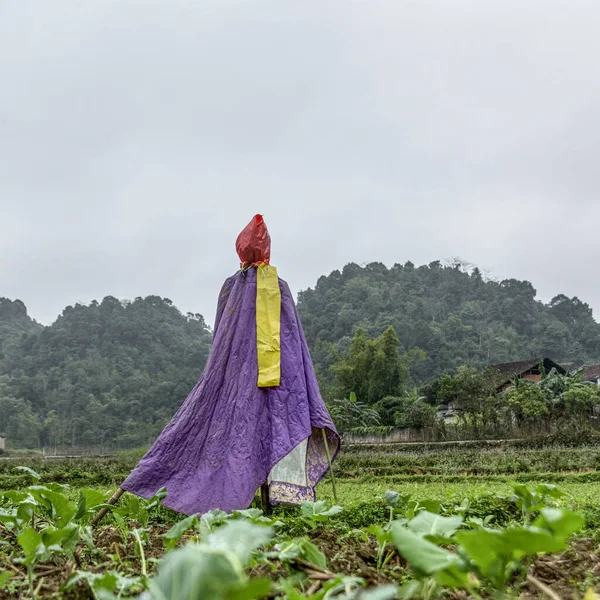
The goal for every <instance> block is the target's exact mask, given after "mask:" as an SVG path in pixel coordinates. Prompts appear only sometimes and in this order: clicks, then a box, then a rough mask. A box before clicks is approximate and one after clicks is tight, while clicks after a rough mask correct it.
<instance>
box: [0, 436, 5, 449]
mask: <svg viewBox="0 0 600 600" xmlns="http://www.w3.org/2000/svg"><path fill="white" fill-rule="evenodd" d="M5 448H6V438H3V437H0V451H2V450H5Z"/></svg>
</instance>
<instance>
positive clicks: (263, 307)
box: [96, 215, 340, 522]
mask: <svg viewBox="0 0 600 600" xmlns="http://www.w3.org/2000/svg"><path fill="white" fill-rule="evenodd" d="M270 245H271V240H270V236H269V233H268V231H267V227H266V225H265V223H264V221H263V218H262V216H261V215H256V216H255V217H254V218H253V219H252V221H251V222H250V223H249V224H248V226H247V227H246V228H245V229H244V230H243V231H242V232H241V233H240V235H239V236H238V238H237V241H236V250H237V253H238V255H239V258H240V261H241V265H240V270H239V271H238V272H237V273H236V274H235V275H233V276H232V277H230V278H229V279H227V280H226V281H225V284H224V285H223V287H222V289H221V292H220V294H219V300H218V306H217V315H216V319H215V326H214V333H213V342H212V346H211V351H210V355H209V358H208V361H207V364H206V367H205V369H204V373H203V374H202V376H201V378H200V380H199V381H198V383H197V384H196V386H195V387H194V388H193V390H192V391H191V393H190V394H189V396H188V397H187V399H186V400H185V401H184V403H183V404H182V406H181V407H180V409H179V410H178V411H177V413H176V414H175V416H174V417H173V419H172V420H171V422H170V423H169V424H168V425H167V426H166V427H165V429H164V430H163V431H162V433H161V434H160V435H159V437H158V439H157V440H156V441H155V442H154V444H153V446H152V447H151V448H150V450H149V451H148V453H147V454H146V455H145V456H144V457H143V458H142V460H141V461H140V462H139V464H138V465H137V466H136V467H135V468H134V470H133V471H132V472H131V474H130V475H129V477H127V479H126V480H125V481H124V482H123V484H122V485H121V487H120V488H119V490H118V491H117V493H116V494H115V495H114V496H113V497H112V498H111V499H110V501H109V503H114V502H116V500H117V499H118V497H119V496H120V495H121V494H122V493H123V491H128V492H131V493H133V494H136V495H138V496H141V497H143V498H151V497H152V496H153V495H155V494H156V492H157V491H158V490H159V489H161V488H163V487H164V488H166V490H167V496H166V498H165V499H164V500H163V504H164V505H165V506H167V507H169V508H171V509H173V510H176V511H178V512H180V513H184V514H187V515H192V514H197V513H204V512H207V511H209V510H213V509H221V510H224V511H226V512H230V511H232V510H242V509H245V508H248V506H250V504H251V502H252V500H253V498H254V496H255V493H256V491H257V489H259V488H261V490H262V496H263V508H268V507H269V506H270V505H271V504H277V503H288V504H301V503H302V502H303V501H305V500H312V501H314V500H315V496H316V495H315V486H316V485H317V483H318V482H319V481H320V480H321V478H322V477H323V476H324V475H325V474H326V473H327V471H328V470H331V461H332V460H333V459H334V458H335V456H336V455H337V453H338V451H339V445H340V439H339V436H338V434H337V432H336V429H335V426H334V425H333V422H332V420H331V417H330V415H329V413H328V411H327V408H326V406H325V403H324V402H323V399H322V398H321V394H320V392H319V387H318V384H317V378H316V376H315V372H314V369H313V365H312V362H311V359H310V355H309V351H308V347H307V344H306V340H305V338H304V333H303V331H302V326H301V324H300V320H299V318H298V313H297V311H296V307H295V304H294V300H293V297H292V294H291V292H290V290H289V288H288V285H287V284H286V283H285V282H284V281H282V280H281V279H279V278H278V276H277V270H276V268H275V267H273V266H272V265H270ZM332 476H333V475H332ZM332 481H333V479H332ZM334 492H335V489H334ZM103 510H105V509H103ZM103 514H104V513H102V514H98V516H97V518H96V522H97V521H98V520H99V519H100V518H101V517H102V516H103Z"/></svg>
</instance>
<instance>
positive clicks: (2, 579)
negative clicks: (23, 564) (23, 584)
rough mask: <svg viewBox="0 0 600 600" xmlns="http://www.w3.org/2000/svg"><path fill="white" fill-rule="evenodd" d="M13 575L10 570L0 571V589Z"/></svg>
mask: <svg viewBox="0 0 600 600" xmlns="http://www.w3.org/2000/svg"><path fill="white" fill-rule="evenodd" d="M13 575H14V573H13V572H12V571H0V589H1V587H2V586H3V585H4V584H5V583H6V582H7V581H8V580H9V579H10V578H11V577H12V576H13Z"/></svg>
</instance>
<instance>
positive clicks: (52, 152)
mask: <svg viewBox="0 0 600 600" xmlns="http://www.w3.org/2000/svg"><path fill="white" fill-rule="evenodd" d="M599 28H600V4H599V3H598V2H597V0H590V1H577V0H564V1H561V2H558V1H552V0H535V1H534V0H493V1H492V0H487V1H482V0H471V1H466V0H452V1H450V0H437V1H431V0H414V1H408V0H389V1H377V0H369V1H367V0H364V1H351V0H346V1H335V0H330V1H328V0H298V1H295V0H290V1H281V0H270V1H254V2H241V1H238V2H232V1H229V0H214V1H213V0H203V1H201V2H192V1H187V2H184V1H178V0H162V1H160V2H158V1H150V0H144V1H141V0H140V1H133V0H119V1H116V0H114V1H109V0H52V2H49V1H48V0H18V1H17V0H0V208H1V212H0V257H1V269H0V296H7V297H9V298H13V299H14V298H19V299H21V300H23V301H24V302H25V303H26V305H27V307H28V308H29V312H30V314H31V315H32V316H33V317H34V318H35V319H37V320H39V321H41V322H42V323H45V324H49V323H51V322H52V321H53V320H54V319H55V318H56V316H57V315H58V314H59V313H60V312H61V311H62V309H63V308H64V307H65V306H66V305H68V304H74V303H76V302H84V303H88V302H90V301H91V300H92V299H98V300H100V299H101V298H103V297H104V296H106V295H109V294H110V295H113V296H116V297H118V298H128V299H133V298H135V297H136V296H145V295H148V294H158V295H160V296H166V297H169V298H171V299H172V300H173V301H174V303H175V304H176V305H177V306H178V307H179V308H181V309H182V310H183V311H184V312H187V311H193V312H201V313H202V314H204V315H205V316H206V318H207V320H208V321H209V322H212V319H213V315H214V311H215V305H216V300H217V294H218V291H219V289H220V286H221V284H222V283H223V280H224V279H225V278H226V277H227V276H229V275H230V274H231V273H233V272H235V270H236V269H237V267H238V259H237V256H236V254H235V247H234V243H235V238H236V236H237V234H238V233H239V231H240V230H241V229H242V228H243V227H244V226H245V225H246V223H247V222H248V221H249V220H250V219H251V217H252V216H253V215H254V214H255V213H259V212H260V213H262V214H263V215H264V217H265V220H266V222H267V225H268V226H269V229H270V231H271V237H272V240H273V248H272V262H273V264H275V265H276V266H277V267H278V268H279V272H280V275H281V276H282V277H283V278H284V279H286V280H287V281H288V282H289V284H290V286H291V287H292V290H293V291H295V292H297V291H299V290H301V289H305V288H306V287H308V286H313V285H314V284H315V282H316V280H317V278H318V277H319V276H320V275H322V274H327V273H329V272H331V271H332V270H333V269H336V268H342V267H343V266H344V264H346V263H348V262H350V261H354V262H357V263H360V264H362V263H366V262H371V261H381V262H384V263H386V264H387V265H388V266H391V265H393V264H394V263H395V262H400V263H404V262H406V261H408V260H410V261H412V262H414V263H415V264H422V263H429V262H431V261H433V260H437V259H444V258H449V257H455V256H460V257H461V258H463V259H465V260H468V261H471V262H473V263H476V264H478V265H479V266H480V267H481V268H482V269H488V270H489V271H490V272H491V273H492V274H493V275H495V276H496V277H499V278H509V277H515V278H519V279H528V280H530V281H531V282H532V283H533V285H534V287H535V288H536V289H537V290H538V294H539V296H540V297H541V298H542V299H543V300H549V299H550V298H551V297H552V296H554V295H555V294H558V293H565V294H567V295H569V296H578V297H579V298H581V299H582V300H584V301H587V302H589V303H590V304H591V305H592V306H593V307H594V308H595V315H596V317H597V316H598V314H600V285H599V283H598V282H599V274H598V264H599V262H600V235H598V232H599V230H600V203H599V197H600V193H599V192H600V164H599V163H600V72H599V71H600V66H599V65H600V36H599V35H598V31H599Z"/></svg>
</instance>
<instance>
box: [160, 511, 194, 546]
mask: <svg viewBox="0 0 600 600" xmlns="http://www.w3.org/2000/svg"><path fill="white" fill-rule="evenodd" d="M197 522H198V517H197V516H196V515H192V516H190V517H187V518H186V519H183V520H181V521H179V522H178V523H175V525H173V527H171V529H169V531H167V532H166V533H165V534H163V535H162V539H163V544H164V546H165V550H166V551H167V552H170V551H171V550H172V549H173V548H175V546H176V545H177V542H178V541H179V540H180V539H181V536H182V535H183V534H184V533H185V532H186V531H187V530H188V529H190V528H191V527H194V525H195V524H196V523H197Z"/></svg>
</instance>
